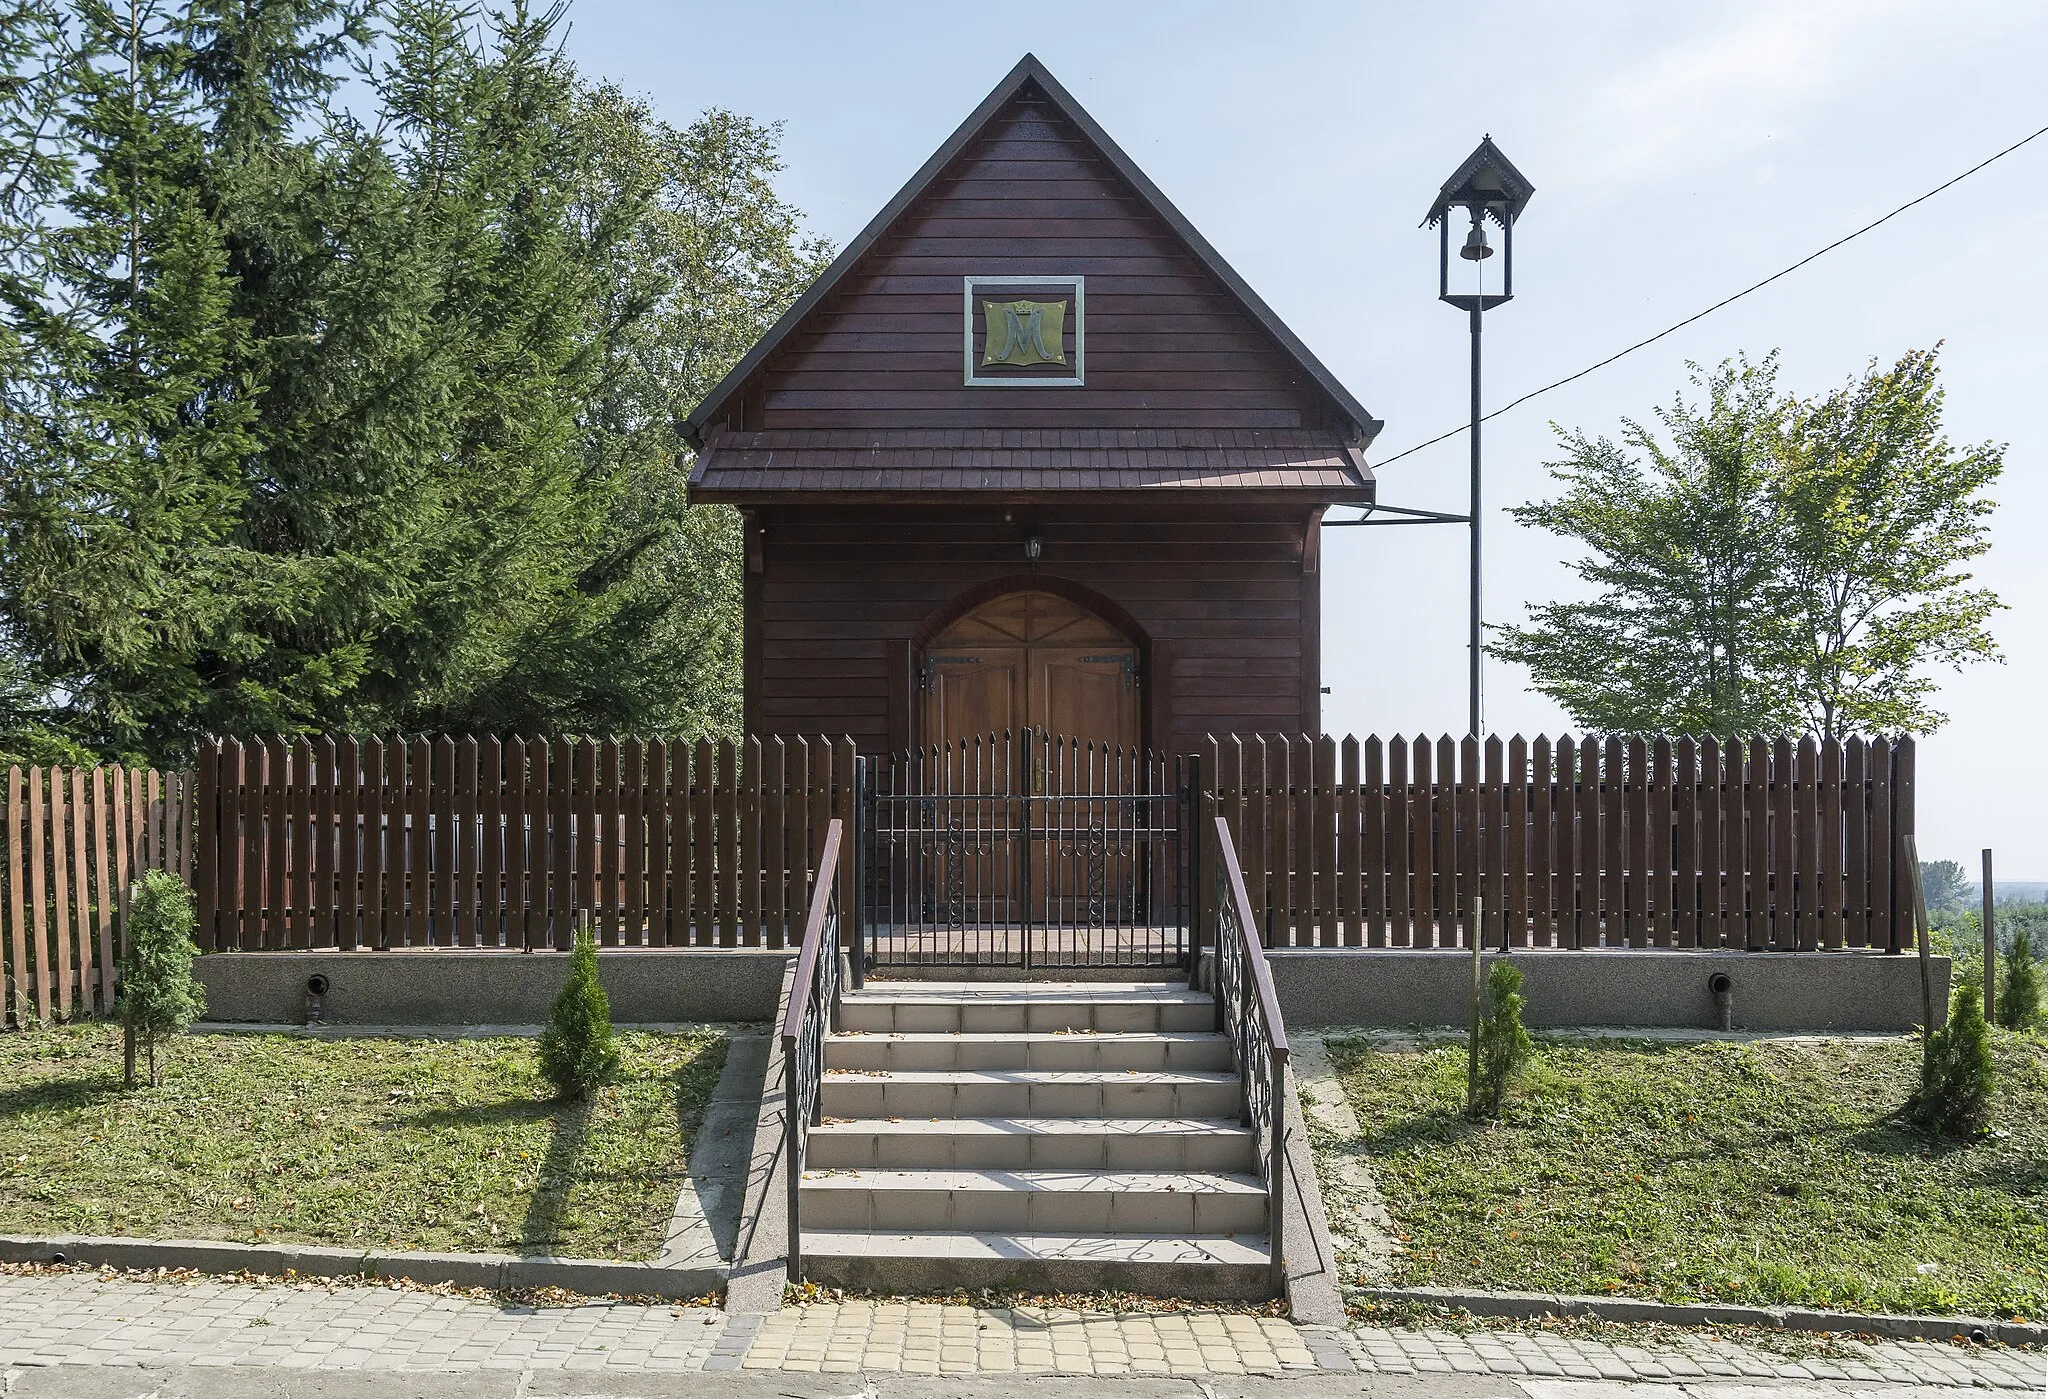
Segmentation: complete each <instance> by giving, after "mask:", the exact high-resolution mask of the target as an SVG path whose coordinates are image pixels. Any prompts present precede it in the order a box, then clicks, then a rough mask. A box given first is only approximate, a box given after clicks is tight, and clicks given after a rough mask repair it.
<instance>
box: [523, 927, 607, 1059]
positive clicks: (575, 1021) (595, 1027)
mask: <svg viewBox="0 0 2048 1399" xmlns="http://www.w3.org/2000/svg"><path fill="white" fill-rule="evenodd" d="M618 1071H619V1046H618V1041H617V1040H616V1039H615V1038H614V1037H613V1035H612V1006H611V1001H610V999H609V998H608V997H606V995H605V994H604V987H603V986H602V985H601V984H600V983H599V982H598V979H597V939H596V938H594V937H592V936H591V932H590V928H589V926H588V925H585V926H581V927H578V928H577V929H576V944H575V947H574V948H573V950H571V952H570V953H569V980H568V984H566V985H565V986H563V987H562V990H561V992H560V994H558V995H557V996H556V997H555V1002H554V1004H553V1005H551V1006H549V1007H548V1024H547V1028H546V1029H545V1030H543V1031H541V1036H540V1072H541V1076H542V1077H543V1078H545V1079H546V1080H547V1081H548V1082H549V1083H551V1084H553V1085H554V1089H555V1096H557V1097H559V1098H581V1097H584V1096H585V1095H587V1094H588V1093H589V1092H590V1091H591V1090H592V1089H593V1088H596V1087H597V1086H598V1085H600V1084H602V1083H604V1082H605V1081H606V1080H607V1079H609V1078H611V1077H612V1075H613V1074H615V1073H617V1072H618Z"/></svg>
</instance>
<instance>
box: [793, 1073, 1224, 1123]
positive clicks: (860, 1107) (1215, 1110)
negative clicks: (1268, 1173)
mask: <svg viewBox="0 0 2048 1399" xmlns="http://www.w3.org/2000/svg"><path fill="white" fill-rule="evenodd" d="M819 1092H820V1101H821V1105H822V1110H823V1112H824V1114H825V1115H826V1116H828V1117H909V1118H924V1119H927V1120H930V1121H937V1122H943V1121H946V1120H948V1119H951V1118H959V1117H1228V1116H1231V1115H1232V1114H1234V1113H1236V1112H1238V1111H1239V1110H1240V1108H1241V1101H1240V1092H1239V1088H1238V1081H1237V1076H1236V1075H1235V1074H1227V1073H1193V1072H1189V1073H1180V1072H1159V1071H1143V1070H1134V1071H1128V1072H1119V1071H1117V1070H1114V1069H954V1070H946V1071H935V1072H930V1073H926V1072H890V1071H887V1070H873V1071H865V1072H863V1071H855V1072H846V1071H840V1072H836V1073H828V1074H826V1075H825V1076H824V1078H823V1079H822V1080H821V1081H820V1084H819Z"/></svg>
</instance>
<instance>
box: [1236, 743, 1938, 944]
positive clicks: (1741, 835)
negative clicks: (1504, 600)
mask: <svg viewBox="0 0 2048 1399" xmlns="http://www.w3.org/2000/svg"><path fill="white" fill-rule="evenodd" d="M1913 760H1914V755H1913V740H1912V739H1910V738H1901V739H1897V740H1892V741H1888V740H1886V739H1883V738H1879V739H1875V740H1871V741H1868V742H1866V741H1865V740H1863V739H1860V738H1851V739H1848V740H1846V741H1841V740H1836V739H1828V740H1826V741H1824V742H1823V741H1818V740H1816V739H1815V738H1813V737H1811V736H1808V737H1803V738H1799V739H1796V740H1794V739H1790V738H1777V739H1772V740H1765V739H1761V738H1753V739H1748V740H1742V739H1713V738H1701V739H1694V738H1679V739H1676V740H1673V739H1669V738H1657V739H1654V740H1644V739H1640V738H1637V739H1627V740H1623V739H1619V738H1606V739H1596V738H1584V739H1579V740H1577V741H1574V740H1573V739H1572V738H1570V737H1569V736H1566V737H1563V738H1559V739H1556V740H1555V741H1553V740H1551V739H1548V738H1537V739H1535V740H1534V741H1533V742H1528V741H1525V740H1523V739H1522V738H1521V737H1520V736H1519V735H1518V736H1516V737H1515V738H1512V739H1509V740H1508V741H1507V742H1506V743H1503V742H1502V741H1501V740H1500V739H1499V738H1488V739H1487V740H1485V741H1484V743H1481V742H1478V741H1476V740H1474V739H1470V738H1467V739H1463V740H1455V741H1454V740H1452V739H1449V738H1440V739H1436V740H1434V741H1432V740H1430V739H1427V738H1415V739H1402V738H1399V737H1396V738H1393V739H1389V740H1385V741H1382V740H1381V739H1379V738H1376V737H1374V738H1366V739H1364V740H1360V739H1357V738H1351V737H1347V738H1344V739H1342V740H1338V739H1335V738H1332V737H1329V736H1324V737H1322V738H1309V737H1306V736H1291V735H1281V734H1274V735H1249V736H1246V735H1228V736H1224V737H1222V738H1212V739H1211V740H1209V742H1208V744H1207V746H1206V752H1205V754H1204V759H1203V766H1204V768H1205V773H1204V784H1203V785H1204V787H1205V788H1206V789H1207V792H1208V800H1209V802H1210V803H1211V804H1212V805H1211V810H1212V811H1213V812H1215V813H1216V814H1220V815H1222V816H1224V817H1225V818H1226V819H1227V820H1228V821H1229V823H1230V829H1231V830H1232V831H1233V832H1234V833H1235V836H1236V840H1237V844H1238V852H1239V859H1240V861H1241V863H1242V864H1243V867H1244V875H1245V882H1246V885H1247V887H1248V889H1249V891H1250V894H1251V899H1252V903H1253V906H1254V908H1255V909H1256V910H1257V911H1258V912H1259V914H1260V916H1261V917H1262V918H1263V920H1264V924H1265V926H1264V933H1265V936H1266V939H1267V942H1268V945H1270V946H1276V947H1285V946H1314V947H1409V948H1426V947H1469V946H1470V945H1471V943H1470V942H1469V940H1468V939H1469V938H1470V937H1471V936H1472V935H1473V932H1474V928H1473V923H1474V919H1473V909H1474V903H1475V900H1476V899H1483V900H1484V905H1483V908H1484V912H1483V919H1484V927H1483V929H1480V930H1479V931H1480V933H1481V935H1482V936H1483V938H1484V945H1486V946H1491V947H1501V946H1513V947H1568V948H1594V947H1698V948H1735V949H1747V950H1751V951H1761V950H1767V949H1769V950H1782V951H1810V950H1813V949H1816V948H1841V947H1848V948H1867V949H1878V950H1883V951H1888V952H1897V951H1899V950H1901V949H1902V948H1904V947H1909V946H1911V945H1912V937H1913V923H1912V918H1911V914H1910V909H1911V907H1912V897H1911V876H1910V871H1909V869H1908V867H1907V865H1906V864H1905V861H1904V855H1903V851H1904V848H1905V840H1904V838H1905V837H1906V836H1908V835H1910V834H1911V833H1912V831H1913Z"/></svg>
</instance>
